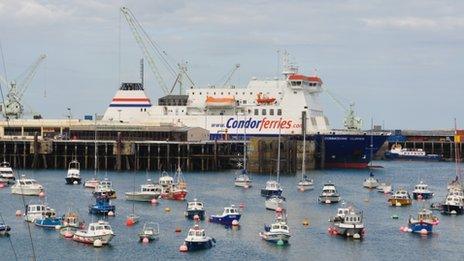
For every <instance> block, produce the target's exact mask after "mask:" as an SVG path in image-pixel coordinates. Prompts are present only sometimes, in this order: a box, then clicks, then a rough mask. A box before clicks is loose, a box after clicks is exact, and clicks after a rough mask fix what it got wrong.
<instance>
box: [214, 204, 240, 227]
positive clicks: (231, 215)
mask: <svg viewBox="0 0 464 261" xmlns="http://www.w3.org/2000/svg"><path fill="white" fill-rule="evenodd" d="M241 216H242V215H241V214H240V213H239V212H238V209H237V208H236V207H235V206H234V205H231V206H230V207H225V208H224V211H223V212H222V214H221V215H211V216H210V218H209V222H211V223H218V224H222V225H225V226H232V222H233V221H234V220H236V221H239V220H240V217H241Z"/></svg>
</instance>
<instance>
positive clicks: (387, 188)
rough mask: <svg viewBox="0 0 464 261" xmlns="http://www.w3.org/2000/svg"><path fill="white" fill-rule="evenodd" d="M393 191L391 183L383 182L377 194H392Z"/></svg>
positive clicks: (378, 187)
mask: <svg viewBox="0 0 464 261" xmlns="http://www.w3.org/2000/svg"><path fill="white" fill-rule="evenodd" d="M392 191H393V187H392V185H391V183H386V182H381V183H380V184H379V186H377V192H380V193H384V194H390V193H392Z"/></svg>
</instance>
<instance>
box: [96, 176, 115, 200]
mask: <svg viewBox="0 0 464 261" xmlns="http://www.w3.org/2000/svg"><path fill="white" fill-rule="evenodd" d="M93 195H94V196H95V197H108V198H112V199H115V198H116V190H114V189H113V183H112V182H111V180H109V179H108V178H107V177H106V178H104V179H103V180H102V181H100V183H98V186H97V187H96V188H95V191H94V192H93Z"/></svg>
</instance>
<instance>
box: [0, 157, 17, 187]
mask: <svg viewBox="0 0 464 261" xmlns="http://www.w3.org/2000/svg"><path fill="white" fill-rule="evenodd" d="M0 181H3V182H5V183H8V184H14V183H15V175H14V172H13V168H11V166H10V163H8V162H6V161H4V162H2V163H0Z"/></svg>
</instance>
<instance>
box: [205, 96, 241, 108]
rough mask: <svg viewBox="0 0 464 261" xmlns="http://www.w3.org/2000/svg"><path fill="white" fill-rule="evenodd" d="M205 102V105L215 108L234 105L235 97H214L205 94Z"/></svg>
mask: <svg viewBox="0 0 464 261" xmlns="http://www.w3.org/2000/svg"><path fill="white" fill-rule="evenodd" d="M205 104H206V106H207V107H215V108H227V107H234V106H235V98H234V97H220V98H216V97H211V96H206V101H205Z"/></svg>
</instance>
